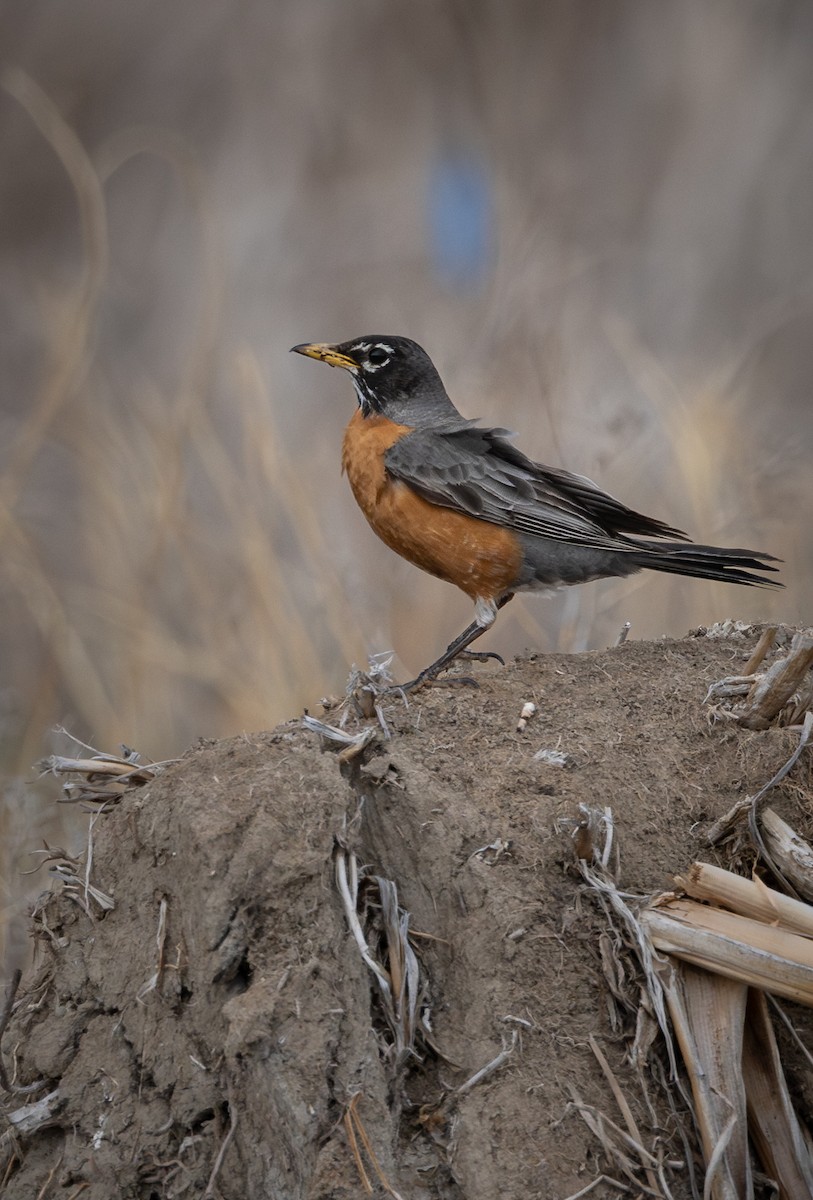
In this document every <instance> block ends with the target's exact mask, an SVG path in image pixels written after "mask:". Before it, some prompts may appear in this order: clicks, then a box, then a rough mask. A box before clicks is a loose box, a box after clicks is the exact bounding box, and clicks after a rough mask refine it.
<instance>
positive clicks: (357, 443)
mask: <svg viewBox="0 0 813 1200" xmlns="http://www.w3.org/2000/svg"><path fill="white" fill-rule="evenodd" d="M410 432H411V431H410V429H409V427H408V426H406V425H396V424H395V423H394V422H393V421H389V420H387V418H386V417H382V416H378V415H373V416H369V417H362V415H361V412H360V410H359V411H357V412H356V413H355V415H354V416H353V418H352V420H351V421H350V424H349V425H348V426H347V429H346V430H345V434H344V444H343V447H342V466H343V468H344V470H345V471H346V472H347V478H348V479H349V480H350V486H351V488H352V489H353V495H354V496H355V497H356V501H357V503H358V506H359V508H360V509H361V511H362V512H363V513H364V515H365V517H366V518H367V520H368V521H369V523H370V525H371V526H372V527H373V529H374V530H375V532H376V533H377V534H378V536H379V537H380V538H381V540H382V541H383V542H386V543H387V545H388V546H389V547H390V548H391V549H392V550H394V551H395V552H396V554H400V555H401V556H402V557H403V558H406V559H409V561H410V562H412V563H414V564H415V566H416V567H420V568H421V569H422V570H424V571H428V572H429V574H430V575H437V576H438V578H440V579H445V580H446V581H447V582H448V583H453V584H455V585H456V586H457V587H459V588H461V589H462V590H463V591H464V592H466V594H467V595H469V596H471V598H472V600H476V599H477V598H478V597H482V598H483V599H488V600H494V599H497V598H498V597H499V596H501V595H503V594H504V593H505V592H507V591H509V590H510V589H511V586H512V584H514V583H515V582H516V579H517V577H518V576H519V570H520V565H521V562H522V551H521V548H520V545H519V542H518V541H517V538H516V537H515V535H514V534H513V533H512V532H511V531H510V530H508V529H503V528H501V527H500V526H499V525H491V524H490V523H489V522H488V521H479V520H477V518H476V517H469V516H466V514H465V513H459V512H455V511H454V510H453V509H450V508H440V507H438V506H437V505H434V504H430V503H429V502H428V501H427V500H424V499H423V497H422V496H419V495H417V494H416V493H415V492H413V491H412V489H411V488H409V487H408V486H407V485H406V484H405V483H402V482H400V481H399V480H396V479H392V478H391V477H390V476H389V475H388V474H387V471H386V469H385V467H384V455H385V454H386V452H387V450H389V448H390V446H393V445H394V444H395V443H396V442H397V441H398V440H399V438H402V437H404V435H405V434H407V433H410Z"/></svg>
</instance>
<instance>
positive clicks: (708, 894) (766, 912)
mask: <svg viewBox="0 0 813 1200" xmlns="http://www.w3.org/2000/svg"><path fill="white" fill-rule="evenodd" d="M675 882H676V883H677V884H678V886H679V887H682V888H683V890H684V891H685V892H688V894H689V895H690V896H692V897H693V898H694V899H695V900H709V901H711V902H712V903H713V904H720V905H722V906H723V908H729V909H731V911H732V912H736V913H739V914H740V916H743V917H751V918H753V920H755V921H763V922H766V923H767V924H769V925H773V924H776V925H781V926H782V927H783V928H785V929H790V930H792V931H793V932H794V933H801V934H804V935H806V936H807V937H813V907H811V905H809V904H804V903H803V902H802V901H801V900H793V899H792V898H791V897H790V896H786V895H784V893H782V892H777V891H775V890H774V889H773V888H769V887H766V885H765V884H764V883H762V881H761V880H759V879H743V877H742V876H741V875H735V874H734V873H733V872H732V871H724V870H723V869H722V867H715V866H712V864H711V863H702V862H695V863H692V865H691V866H690V867H689V870H688V873H687V874H686V875H685V876H684V875H679V876H678V877H677V879H676V880H675Z"/></svg>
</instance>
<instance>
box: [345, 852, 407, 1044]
mask: <svg viewBox="0 0 813 1200" xmlns="http://www.w3.org/2000/svg"><path fill="white" fill-rule="evenodd" d="M333 858H334V862H335V867H336V886H337V887H338V889H339V895H340V896H341V898H342V903H343V905H344V913H345V918H346V920H347V924H348V926H349V928H350V931H351V933H352V934H353V937H354V938H355V940H356V945H357V946H358V948H359V951H360V952H361V957H362V958H363V959H364V962H365V963H366V964H367V966H368V967H369V969H370V971H372V973H373V975H374V976H375V978H376V981H377V983H378V987H379V990H380V993H381V1000H382V1005H383V1009H384V1015H385V1016H386V1018H387V1023H388V1024H389V1026H390V1029H391V1030H392V1034H393V1038H394V1042H395V1061H396V1064H397V1065H400V1064H401V1063H402V1062H403V1061H404V1059H405V1058H406V1057H408V1056H409V1055H410V1054H412V1053H414V1046H415V1035H416V1033H417V1031H418V1020H417V1013H418V1002H419V999H420V969H419V966H418V959H417V957H416V955H415V951H414V950H413V949H412V947H411V945H410V944H409V913H408V912H405V911H404V910H403V909H400V908H399V907H398V890H397V888H396V886H395V884H394V883H393V882H392V880H390V879H383V878H382V877H381V876H378V875H376V876H373V882H374V883H375V884H376V886H377V888H378V893H379V897H380V899H381V910H382V918H383V922H384V932H385V936H386V940H387V963H388V966H387V967H385V966H384V965H383V964H382V963H380V962H378V960H377V959H376V958H375V956H374V953H373V951H372V949H371V948H370V946H369V944H368V942H367V936H366V934H365V932H364V930H363V929H362V926H361V921H360V920H359V915H358V890H359V870H358V862H357V860H356V856H355V854H354V853H353V852H352V850H346V849H345V847H344V846H342V844H341V843H340V842H339V841H338V839H337V840H336V843H335V846H334V852H333Z"/></svg>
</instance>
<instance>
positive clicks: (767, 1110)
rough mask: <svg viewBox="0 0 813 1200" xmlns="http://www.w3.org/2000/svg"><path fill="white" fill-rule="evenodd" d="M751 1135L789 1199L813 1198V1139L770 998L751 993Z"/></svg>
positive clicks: (745, 1066)
mask: <svg viewBox="0 0 813 1200" xmlns="http://www.w3.org/2000/svg"><path fill="white" fill-rule="evenodd" d="M742 1074H743V1082H744V1084H745V1093H746V1098H747V1101H748V1130H749V1133H750V1135H751V1138H752V1139H753V1142H754V1145H755V1146H756V1149H757V1153H758V1154H759V1157H760V1159H761V1160H762V1165H763V1168H764V1170H765V1172H766V1173H767V1174H768V1175H770V1176H771V1178H772V1179H775V1180H776V1182H777V1183H778V1184H779V1191H780V1194H781V1196H782V1198H783V1200H809V1198H810V1196H813V1153H811V1144H810V1139H809V1138H808V1136H807V1134H806V1131H805V1129H804V1126H803V1125H801V1124H800V1122H799V1120H798V1118H797V1116H796V1113H795V1112H794V1109H793V1105H792V1103H791V1098H790V1093H789V1092H788V1085H787V1083H786V1081H785V1074H784V1071H783V1070H782V1064H781V1062H780V1059H779V1049H778V1047H777V1044H776V1038H775V1036H774V1031H773V1026H772V1024H771V1021H770V1018H769V1016H768V1005H767V1001H766V998H765V995H764V994H763V993H762V992H757V991H754V990H753V989H751V991H749V993H748V1010H747V1017H746V1023H745V1041H744V1045H743V1060H742Z"/></svg>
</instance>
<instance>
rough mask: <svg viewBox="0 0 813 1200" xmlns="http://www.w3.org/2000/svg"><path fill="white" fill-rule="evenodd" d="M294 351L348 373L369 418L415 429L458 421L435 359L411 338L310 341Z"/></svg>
mask: <svg viewBox="0 0 813 1200" xmlns="http://www.w3.org/2000/svg"><path fill="white" fill-rule="evenodd" d="M293 350H294V351H295V352H296V353H297V354H306V355H307V356H308V357H309V358H318V359H319V360H320V361H321V362H326V363H328V365H329V366H331V367H342V368H343V369H344V370H345V371H349V372H350V375H351V377H352V379H353V385H354V387H355V389H356V395H357V396H358V402H359V407H360V409H361V412H362V415H363V416H365V417H369V416H371V415H372V414H373V413H380V414H382V415H383V416H386V417H388V418H389V419H390V420H391V421H395V422H396V423H397V424H399V425H409V426H410V427H411V428H413V429H417V428H422V427H425V426H428V425H439V424H443V423H446V422H448V421H449V420H450V418H455V417H457V418H458V419H459V413H458V412H457V409H456V408H455V407H454V405H453V404H452V402H451V400H450V399H449V397H448V396H447V394H446V389H445V388H444V386H443V383H442V382H441V378H440V375H438V373H437V371H436V370H435V365H434V363H433V362H432V360H431V358H430V357H429V355H428V354H427V353H426V351H425V350H424V349H423V348H422V347H421V346H419V345H418V343H417V342H413V341H411V340H410V339H409V338H405V337H395V336H393V335H390V334H377V333H368V334H365V335H364V336H363V337H358V338H353V339H352V340H351V341H349V342H338V343H337V344H335V345H329V344H327V343H325V342H308V343H305V344H303V345H301V346H294V347H293Z"/></svg>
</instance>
